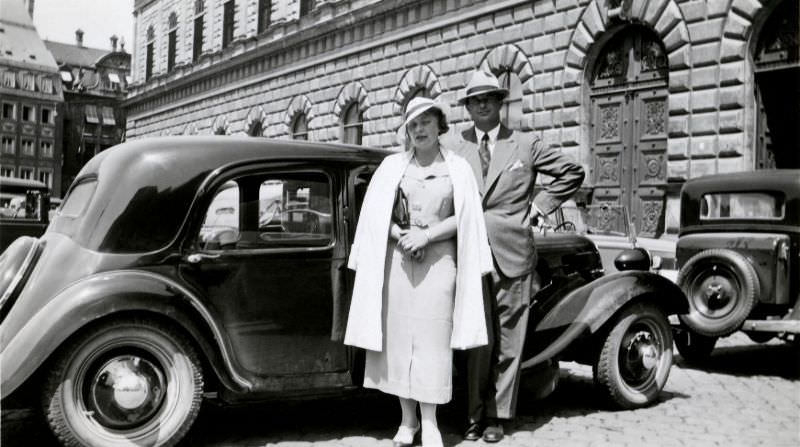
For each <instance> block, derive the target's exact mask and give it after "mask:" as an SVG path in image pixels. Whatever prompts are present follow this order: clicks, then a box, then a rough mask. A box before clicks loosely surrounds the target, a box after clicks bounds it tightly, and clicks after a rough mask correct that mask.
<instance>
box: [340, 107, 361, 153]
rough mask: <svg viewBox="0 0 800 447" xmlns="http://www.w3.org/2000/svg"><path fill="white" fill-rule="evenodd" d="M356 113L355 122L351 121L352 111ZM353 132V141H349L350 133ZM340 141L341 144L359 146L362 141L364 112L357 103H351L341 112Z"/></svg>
mask: <svg viewBox="0 0 800 447" xmlns="http://www.w3.org/2000/svg"><path fill="white" fill-rule="evenodd" d="M353 110H355V111H356V115H355V121H351V118H352V117H351V113H352V111H353ZM353 131H354V132H355V134H356V137H355V141H349V140H350V138H349V136H350V133H351V132H353ZM341 140H342V143H347V144H356V145H361V144H362V143H363V141H364V111H363V110H361V104H359V103H358V101H352V102H351V103H350V104H348V105H347V107H345V108H344V110H343V112H342V119H341Z"/></svg>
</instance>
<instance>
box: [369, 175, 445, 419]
mask: <svg viewBox="0 0 800 447" xmlns="http://www.w3.org/2000/svg"><path fill="white" fill-rule="evenodd" d="M400 186H401V187H402V188H403V192H404V193H405V194H406V197H407V198H408V205H409V206H408V208H409V215H410V218H411V225H412V226H418V227H423V228H424V227H428V226H433V225H434V224H436V223H438V222H440V221H442V220H444V219H446V218H447V217H449V216H452V215H453V212H454V210H453V185H452V182H451V180H450V176H449V173H448V170H447V166H446V165H445V164H444V163H434V164H432V165H430V166H427V167H422V168H420V167H418V166H416V165H414V164H410V165H409V167H408V169H407V170H406V172H405V174H404V175H403V178H402V180H401V181H400ZM388 244H389V245H388V247H387V250H386V264H385V270H384V271H385V277H384V285H383V307H382V309H383V316H382V318H383V327H384V331H383V334H384V335H383V350H382V351H381V352H377V351H369V350H368V351H367V358H366V370H365V374H364V386H365V387H367V388H377V389H379V390H381V391H383V392H386V393H389V394H394V395H396V396H399V397H403V398H409V399H414V400H416V401H419V402H425V403H434V404H443V403H446V402H449V401H450V398H451V396H452V350H451V349H450V337H451V334H452V331H453V303H454V299H455V281H456V240H455V237H453V238H450V239H448V240H444V241H437V242H433V243H430V244H428V245H427V246H426V247H425V255H424V257H423V258H422V259H420V260H412V259H411V258H410V257H409V256H405V255H404V254H403V251H402V250H401V249H400V248H398V247H397V241H395V240H393V239H389V241H388Z"/></svg>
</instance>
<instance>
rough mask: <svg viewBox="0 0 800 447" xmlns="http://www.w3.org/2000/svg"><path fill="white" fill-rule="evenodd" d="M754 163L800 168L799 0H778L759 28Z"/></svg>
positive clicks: (766, 165)
mask: <svg viewBox="0 0 800 447" xmlns="http://www.w3.org/2000/svg"><path fill="white" fill-rule="evenodd" d="M753 61H754V62H755V79H756V82H755V85H754V88H755V92H754V93H755V98H756V148H755V150H756V154H755V155H756V168H758V169H773V168H780V169H798V168H800V6H798V2H797V0H783V2H782V3H780V4H778V5H777V6H776V7H775V9H774V10H773V11H772V13H771V14H770V15H769V18H768V19H767V20H766V22H765V23H764V25H763V27H762V28H761V32H760V34H759V37H758V44H757V45H756V48H755V53H754V55H753Z"/></svg>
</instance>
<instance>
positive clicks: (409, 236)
mask: <svg viewBox="0 0 800 447" xmlns="http://www.w3.org/2000/svg"><path fill="white" fill-rule="evenodd" d="M430 241H431V240H430V238H429V236H428V233H427V232H426V230H422V229H420V228H417V227H412V228H411V229H410V230H408V232H406V233H405V234H404V235H403V236H401V237H400V239H399V240H398V241H397V244H398V245H400V248H402V249H403V251H405V252H406V253H411V252H415V251H418V250H421V249H423V248H425V247H426V246H427V245H428V243H429V242H430Z"/></svg>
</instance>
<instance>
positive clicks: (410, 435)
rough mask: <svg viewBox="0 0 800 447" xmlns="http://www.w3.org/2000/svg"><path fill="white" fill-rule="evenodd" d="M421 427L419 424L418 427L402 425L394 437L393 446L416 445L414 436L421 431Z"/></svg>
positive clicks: (407, 446)
mask: <svg viewBox="0 0 800 447" xmlns="http://www.w3.org/2000/svg"><path fill="white" fill-rule="evenodd" d="M419 427H420V426H419V425H417V426H416V427H406V426H405V425H401V426H400V428H398V429H397V434H396V435H394V438H393V439H392V447H411V446H412V445H414V438H415V437H416V436H417V432H419Z"/></svg>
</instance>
